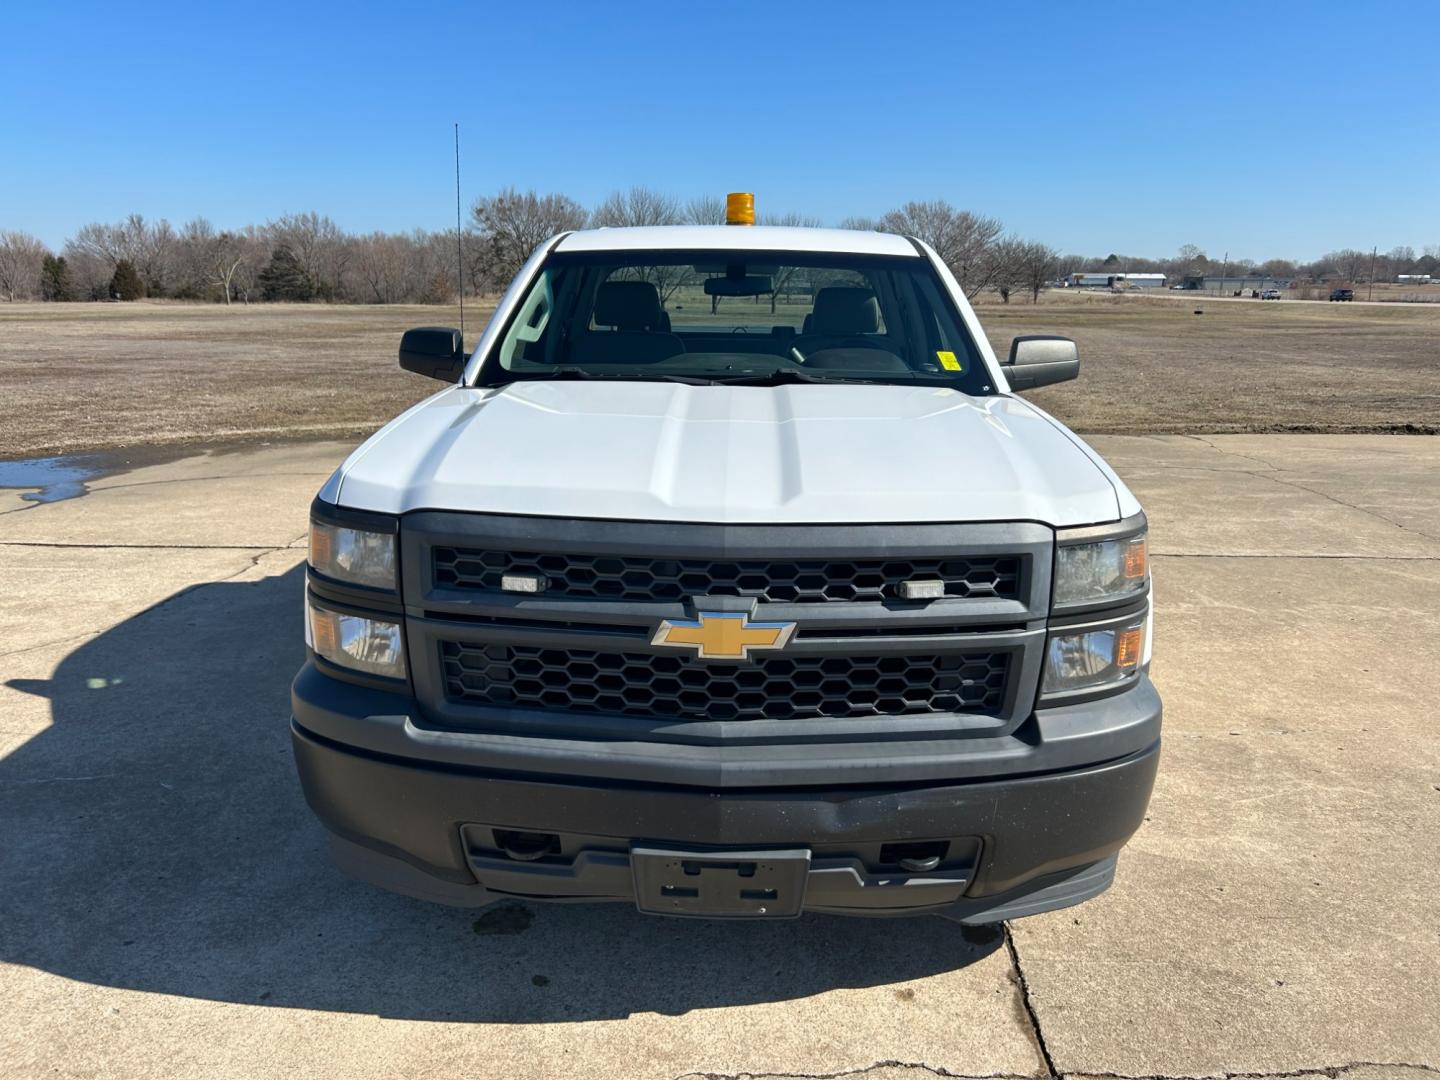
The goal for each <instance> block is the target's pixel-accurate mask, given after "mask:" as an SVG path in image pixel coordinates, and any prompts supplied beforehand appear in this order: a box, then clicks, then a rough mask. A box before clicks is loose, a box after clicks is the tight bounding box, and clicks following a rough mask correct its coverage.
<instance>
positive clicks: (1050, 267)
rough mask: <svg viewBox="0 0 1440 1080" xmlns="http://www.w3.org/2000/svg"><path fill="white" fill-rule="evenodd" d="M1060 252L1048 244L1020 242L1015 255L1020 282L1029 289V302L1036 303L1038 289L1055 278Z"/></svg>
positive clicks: (1038, 297) (1038, 294) (1038, 293)
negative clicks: (1016, 255)
mask: <svg viewBox="0 0 1440 1080" xmlns="http://www.w3.org/2000/svg"><path fill="white" fill-rule="evenodd" d="M1059 267H1060V253H1059V252H1058V251H1056V250H1055V249H1054V248H1052V247H1051V246H1050V245H1049V244H1042V243H1039V242H1038V241H1031V242H1030V243H1028V244H1022V245H1021V246H1020V251H1019V252H1018V257H1017V270H1018V276H1019V280H1020V284H1021V285H1022V286H1024V287H1025V288H1027V289H1029V290H1030V302H1031V303H1032V304H1034V303H1038V302H1039V300H1040V290H1041V289H1043V288H1044V287H1045V286H1046V285H1048V284H1049V283H1050V282H1052V281H1054V280H1055V274H1056V271H1057V270H1058V269H1059Z"/></svg>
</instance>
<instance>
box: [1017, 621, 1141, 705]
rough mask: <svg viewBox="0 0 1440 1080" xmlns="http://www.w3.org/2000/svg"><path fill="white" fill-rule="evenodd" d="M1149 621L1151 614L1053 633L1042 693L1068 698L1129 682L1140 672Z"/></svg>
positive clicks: (1046, 651) (1049, 644)
mask: <svg viewBox="0 0 1440 1080" xmlns="http://www.w3.org/2000/svg"><path fill="white" fill-rule="evenodd" d="M1149 621H1150V617H1149V615H1148V614H1146V615H1136V616H1133V617H1131V618H1129V619H1127V620H1124V621H1121V622H1116V623H1114V624H1112V625H1110V626H1105V627H1101V628H1098V629H1097V628H1090V629H1086V628H1077V629H1076V630H1074V631H1065V630H1052V631H1050V639H1049V641H1048V642H1047V643H1046V646H1045V682H1044V684H1043V686H1042V687H1041V692H1042V693H1046V694H1065V693H1071V692H1074V691H1079V690H1099V689H1103V688H1104V687H1108V686H1118V685H1120V684H1122V683H1125V682H1128V681H1129V680H1131V679H1132V678H1134V677H1135V674H1136V672H1138V671H1139V670H1140V664H1141V663H1142V661H1143V653H1144V650H1145V638H1146V630H1147V627H1148V623H1149Z"/></svg>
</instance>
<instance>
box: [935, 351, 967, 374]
mask: <svg viewBox="0 0 1440 1080" xmlns="http://www.w3.org/2000/svg"><path fill="white" fill-rule="evenodd" d="M935 357H936V359H938V360H939V361H940V366H941V367H943V368H944V369H945V370H946V371H964V370H965V369H964V368H963V367H961V366H960V361H959V360H957V359H955V354H954V353H953V352H937V353H936V354H935Z"/></svg>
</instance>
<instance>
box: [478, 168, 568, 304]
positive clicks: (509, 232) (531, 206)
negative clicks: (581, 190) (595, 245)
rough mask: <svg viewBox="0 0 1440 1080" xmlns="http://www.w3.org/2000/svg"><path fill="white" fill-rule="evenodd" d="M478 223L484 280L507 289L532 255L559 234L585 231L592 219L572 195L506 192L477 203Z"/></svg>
mask: <svg viewBox="0 0 1440 1080" xmlns="http://www.w3.org/2000/svg"><path fill="white" fill-rule="evenodd" d="M470 216H471V218H473V220H474V222H475V229H476V232H477V234H478V236H477V239H478V240H479V244H480V249H481V257H480V259H479V263H480V269H481V274H482V275H483V280H484V281H485V282H487V283H488V284H491V285H494V286H497V287H503V286H504V285H505V284H506V283H507V282H509V281H510V279H511V278H513V277H514V276H515V275H516V274H517V273H519V271H520V267H522V266H524V265H525V260H526V259H528V258H529V257H530V255H531V253H532V252H533V251H534V250H535V249H536V248H538V247H539V246H540V245H541V244H543V243H544V242H545V241H546V240H548V239H550V238H551V237H552V236H555V235H556V234H557V233H562V232H568V231H569V230H571V229H583V228H584V227H585V222H586V221H587V219H588V217H589V215H588V214H586V213H585V208H584V207H583V206H581V205H580V204H579V203H577V202H576V201H575V200H574V199H572V198H570V197H569V196H568V195H536V194H535V192H534V191H526V192H519V191H516V190H515V189H514V188H505V189H504V190H503V191H501V192H499V193H498V194H496V195H492V196H489V197H487V198H482V199H477V200H476V201H475V205H474V206H472V207H471V208H470Z"/></svg>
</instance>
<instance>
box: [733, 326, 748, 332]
mask: <svg viewBox="0 0 1440 1080" xmlns="http://www.w3.org/2000/svg"><path fill="white" fill-rule="evenodd" d="M730 333H732V334H748V333H750V331H749V330H747V329H746V328H745V327H743V326H737V327H735V329H734V330H731V331H730Z"/></svg>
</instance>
